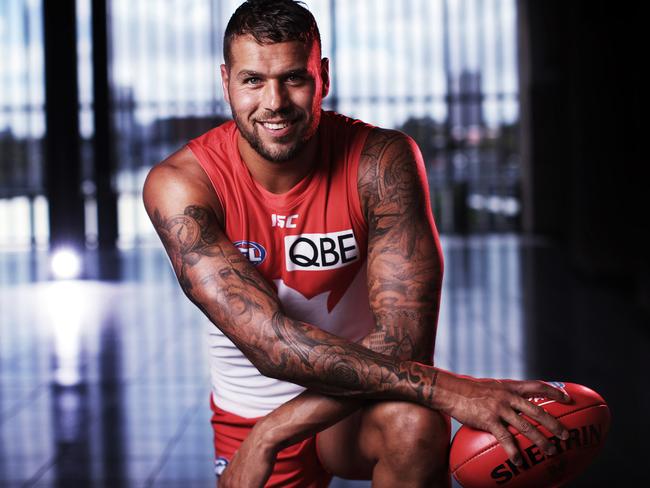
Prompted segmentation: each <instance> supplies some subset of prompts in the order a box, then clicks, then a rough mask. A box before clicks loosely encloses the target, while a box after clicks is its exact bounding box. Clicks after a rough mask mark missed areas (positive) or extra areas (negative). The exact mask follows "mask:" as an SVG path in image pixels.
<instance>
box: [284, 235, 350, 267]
mask: <svg viewBox="0 0 650 488" xmlns="http://www.w3.org/2000/svg"><path fill="white" fill-rule="evenodd" d="M284 257H285V262H286V267H287V271H327V270H328V269H336V268H341V267H343V266H347V265H348V264H350V263H352V262H353V261H356V260H357V259H359V252H358V249H357V241H356V239H355V238H354V232H352V229H350V230H344V231H340V232H330V233H329V234H301V235H297V236H285V238H284Z"/></svg>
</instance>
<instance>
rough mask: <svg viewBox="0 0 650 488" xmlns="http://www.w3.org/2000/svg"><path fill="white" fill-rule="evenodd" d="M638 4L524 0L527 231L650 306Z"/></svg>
mask: <svg viewBox="0 0 650 488" xmlns="http://www.w3.org/2000/svg"><path fill="white" fill-rule="evenodd" d="M640 6H641V2H622V3H616V4H614V3H613V2H605V1H574V2H563V1H555V0H552V1H543V2H539V1H534V0H520V1H519V2H518V14H519V20H518V21H519V37H520V42H519V48H520V51H519V60H520V81H521V97H522V107H521V111H522V124H521V126H522V161H523V174H524V178H523V192H524V208H525V215H524V229H525V230H526V231H527V232H532V233H536V234H542V235H547V236H549V237H551V238H553V239H554V240H556V241H557V242H558V243H559V244H560V245H562V246H564V247H566V249H567V250H568V251H569V256H570V261H571V265H572V266H573V268H574V269H575V270H577V271H578V272H579V273H581V274H583V275H585V276H588V277H592V278H596V279H598V280H602V281H603V282H604V283H606V284H609V285H613V286H616V287H619V288H620V289H621V290H622V291H625V292H626V293H629V294H630V296H631V297H632V298H633V299H634V301H635V302H636V303H638V304H641V305H642V306H644V307H646V308H648V307H650V298H648V296H649V295H650V287H649V285H648V281H650V277H649V269H650V265H649V260H648V255H647V254H648V253H647V251H648V249H649V248H650V242H649V241H648V236H647V231H648V224H647V222H648V217H647V209H648V207H649V205H648V200H647V197H646V196H645V195H646V192H647V190H646V181H647V180H645V179H644V173H645V170H646V168H645V166H646V163H647V158H646V157H644V156H642V154H641V141H642V137H643V136H642V132H641V110H642V108H641V90H642V89H643V82H642V77H641V73H642V70H643V64H644V63H645V61H644V58H645V57H644V56H643V55H642V53H641V43H642V40H641V32H642V31H641V29H642V27H641V25H640V24H641V19H642V18H643V17H642V15H641V11H640Z"/></svg>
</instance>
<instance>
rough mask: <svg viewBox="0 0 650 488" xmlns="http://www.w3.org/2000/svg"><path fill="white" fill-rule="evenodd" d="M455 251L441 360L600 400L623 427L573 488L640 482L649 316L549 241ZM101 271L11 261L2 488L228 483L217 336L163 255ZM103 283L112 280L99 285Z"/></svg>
mask: <svg viewBox="0 0 650 488" xmlns="http://www.w3.org/2000/svg"><path fill="white" fill-rule="evenodd" d="M443 248H444V251H445V259H446V275H445V283H444V291H443V306H442V310H441V316H440V323H439V331H438V339H437V346H436V362H437V364H438V365H439V366H441V367H443V368H447V369H451V370H453V371H456V372H459V373H464V374H470V375H475V376H495V377H511V378H540V379H548V380H565V381H571V382H576V383H582V384H585V385H588V386H590V387H592V388H593V389H595V390H597V391H599V392H600V393H601V394H602V395H603V396H604V397H605V399H606V400H607V401H608V402H609V404H610V407H611V410H612V416H613V427H612V432H611V433H610V437H609V439H608V442H607V445H606V448H605V451H604V452H603V453H602V454H601V456H600V458H599V460H598V461H597V462H596V463H594V465H593V466H591V467H590V469H589V470H588V471H587V472H586V473H585V474H584V475H583V477H582V478H581V479H580V480H578V481H577V482H576V483H574V484H573V485H572V486H585V487H586V486H637V483H636V482H635V481H633V475H632V474H630V473H634V472H640V471H642V468H641V469H640V467H641V466H643V464H642V463H643V462H644V458H645V452H644V451H645V449H644V445H645V444H644V443H643V440H644V439H646V438H650V422H649V421H648V420H647V417H645V415H646V414H647V412H648V411H649V410H650V392H649V389H648V386H649V383H648V379H647V374H648V372H649V371H650V368H649V367H648V364H647V361H648V358H649V356H650V354H649V353H650V324H649V322H648V318H647V316H644V315H643V314H642V313H641V312H640V311H639V310H638V309H636V308H635V307H634V305H633V304H632V303H631V301H629V299H628V298H627V297H626V296H625V294H624V293H623V292H622V291H620V290H617V289H611V288H606V287H604V286H603V285H602V284H594V283H590V282H588V281H584V280H582V279H580V278H579V277H577V276H575V275H574V274H573V273H571V272H570V270H569V267H568V266H567V264H566V260H565V257H564V256H563V255H562V254H560V253H558V252H557V251H555V250H554V249H553V248H552V247H551V246H548V245H546V244H544V243H543V242H536V241H524V240H522V239H520V238H518V237H515V236H498V237H497V236H488V237H476V238H470V239H458V238H445V239H443ZM87 262H88V264H89V271H88V276H89V279H86V280H83V281H59V282H55V281H48V280H47V268H46V256H45V255H44V254H41V253H10V252H4V253H0V486H57V487H69V486H106V487H131V486H137V487H139V486H169V487H175V486H182V487H190V486H197V487H198V486H214V481H213V478H212V457H211V456H212V447H211V428H210V425H209V417H210V411H209V405H208V395H209V387H208V377H207V366H206V360H205V352H206V351H205V347H204V341H203V337H204V334H205V333H206V330H208V328H209V327H211V325H210V324H209V323H208V322H207V320H206V319H204V318H203V317H202V316H201V314H200V313H199V312H198V311H197V310H195V309H194V308H193V306H192V305H191V304H190V303H189V302H188V301H187V299H186V298H185V297H184V296H183V294H182V293H181V291H180V289H179V288H178V286H177V284H176V282H175V279H174V277H173V275H172V273H171V269H170V267H169V265H168V263H167V261H166V258H165V257H164V255H162V253H161V252H160V251H159V250H158V249H142V250H138V251H128V252H127V251H124V252H122V253H120V254H119V255H118V256H113V257H112V258H110V259H109V258H102V259H100V258H99V256H98V254H96V253H90V254H88V256H87ZM100 275H103V276H110V277H111V278H112V279H110V280H99V279H91V278H92V277H93V276H95V277H96V276H100ZM642 443H643V444H642ZM332 486H333V487H339V488H342V487H353V486H354V487H368V486H370V483H368V482H347V481H343V480H335V481H334V482H333V483H332Z"/></svg>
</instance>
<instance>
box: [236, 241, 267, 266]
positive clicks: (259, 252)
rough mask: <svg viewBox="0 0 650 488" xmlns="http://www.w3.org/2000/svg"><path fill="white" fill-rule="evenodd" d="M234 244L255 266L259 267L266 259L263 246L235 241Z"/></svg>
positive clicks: (250, 242) (251, 242)
mask: <svg viewBox="0 0 650 488" xmlns="http://www.w3.org/2000/svg"><path fill="white" fill-rule="evenodd" d="M233 244H234V245H235V247H236V248H237V249H239V252H240V253H242V254H243V255H244V256H246V258H247V259H248V260H249V261H250V262H251V264H253V265H254V266H259V265H260V264H262V262H263V261H264V260H265V259H266V249H264V246H262V244H258V243H257V242H253V241H235V242H233Z"/></svg>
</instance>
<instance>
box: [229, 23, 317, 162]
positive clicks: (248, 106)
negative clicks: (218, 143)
mask: <svg viewBox="0 0 650 488" xmlns="http://www.w3.org/2000/svg"><path fill="white" fill-rule="evenodd" d="M313 44H314V45H313V46H306V45H305V44H303V43H301V42H299V41H289V42H280V43H275V44H258V43H257V41H256V40H255V39H254V38H253V37H252V36H238V37H236V38H235V39H234V40H233V42H232V44H231V51H230V54H231V64H230V66H225V65H221V77H222V83H223V90H224V96H225V98H226V101H227V102H228V103H229V104H230V108H231V111H232V115H233V118H234V119H235V123H236V124H237V127H238V128H239V131H240V133H241V135H242V136H243V137H244V139H245V140H246V141H247V142H248V144H249V145H250V146H251V147H252V148H253V149H254V150H255V151H256V152H257V153H258V154H259V155H260V156H262V157H263V158H265V159H267V160H268V161H272V162H282V161H287V160H290V159H292V158H293V157H295V156H296V155H297V154H298V153H299V151H300V149H301V148H302V147H304V145H305V144H306V143H307V141H308V140H309V139H310V138H311V137H312V136H313V135H314V134H315V133H316V129H317V128H318V123H319V121H320V113H321V102H322V100H323V97H324V96H326V95H327V91H328V89H329V75H328V63H327V59H323V60H321V59H320V50H319V49H318V45H317V44H316V43H313Z"/></svg>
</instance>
